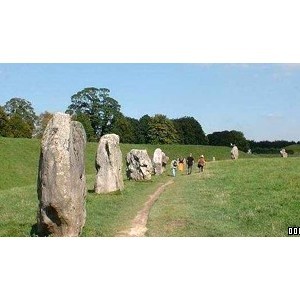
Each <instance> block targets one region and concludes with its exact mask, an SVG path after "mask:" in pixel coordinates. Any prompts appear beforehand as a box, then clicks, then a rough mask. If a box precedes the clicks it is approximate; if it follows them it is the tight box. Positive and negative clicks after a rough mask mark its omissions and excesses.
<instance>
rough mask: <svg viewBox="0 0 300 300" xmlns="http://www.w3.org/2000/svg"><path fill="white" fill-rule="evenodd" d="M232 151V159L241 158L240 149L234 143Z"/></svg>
mask: <svg viewBox="0 0 300 300" xmlns="http://www.w3.org/2000/svg"><path fill="white" fill-rule="evenodd" d="M230 153H231V158H232V159H238V158H239V149H238V147H237V146H236V145H233V147H232V149H231V152H230Z"/></svg>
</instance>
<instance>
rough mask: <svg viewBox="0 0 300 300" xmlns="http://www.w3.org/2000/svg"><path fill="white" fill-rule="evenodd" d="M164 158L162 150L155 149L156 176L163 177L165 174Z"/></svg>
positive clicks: (154, 165) (154, 167) (154, 166)
mask: <svg viewBox="0 0 300 300" xmlns="http://www.w3.org/2000/svg"><path fill="white" fill-rule="evenodd" d="M162 156H163V152H162V151H161V149H160V148H157V149H155V151H154V154H153V169H154V174H155V175H161V174H162V172H163V168H162Z"/></svg>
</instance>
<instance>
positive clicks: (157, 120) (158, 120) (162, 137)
mask: <svg viewBox="0 0 300 300" xmlns="http://www.w3.org/2000/svg"><path fill="white" fill-rule="evenodd" d="M148 140H149V143H151V144H174V143H178V140H179V136H178V133H177V131H176V129H175V126H174V124H173V122H172V121H171V120H170V119H168V118H167V117H166V116H165V115H161V114H156V115H155V116H154V117H152V118H151V119H150V120H149V130H148Z"/></svg>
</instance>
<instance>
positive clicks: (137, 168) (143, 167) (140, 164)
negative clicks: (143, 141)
mask: <svg viewBox="0 0 300 300" xmlns="http://www.w3.org/2000/svg"><path fill="white" fill-rule="evenodd" d="M126 165H127V170H126V174H127V178H128V179H133V180H136V181H146V180H151V173H152V171H153V166H152V162H151V159H150V157H149V156H148V153H147V150H138V149H132V150H131V151H130V152H129V153H128V154H127V156H126Z"/></svg>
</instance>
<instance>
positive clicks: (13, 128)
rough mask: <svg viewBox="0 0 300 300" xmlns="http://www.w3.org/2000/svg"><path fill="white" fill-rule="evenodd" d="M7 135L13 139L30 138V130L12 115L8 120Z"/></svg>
mask: <svg viewBox="0 0 300 300" xmlns="http://www.w3.org/2000/svg"><path fill="white" fill-rule="evenodd" d="M8 126H9V135H8V137H14V138H32V128H31V127H30V125H29V124H28V123H27V122H26V121H24V120H23V119H22V117H21V116H20V115H18V114H14V115H12V116H11V117H10V118H9V121H8Z"/></svg>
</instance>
